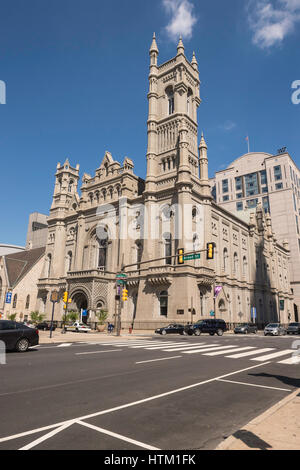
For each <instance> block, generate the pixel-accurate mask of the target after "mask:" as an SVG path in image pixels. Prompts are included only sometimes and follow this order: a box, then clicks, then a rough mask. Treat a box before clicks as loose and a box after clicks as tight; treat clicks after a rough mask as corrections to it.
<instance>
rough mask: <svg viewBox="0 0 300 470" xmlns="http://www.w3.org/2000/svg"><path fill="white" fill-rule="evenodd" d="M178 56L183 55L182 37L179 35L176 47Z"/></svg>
mask: <svg viewBox="0 0 300 470" xmlns="http://www.w3.org/2000/svg"><path fill="white" fill-rule="evenodd" d="M180 54H184V45H183V42H182V36H181V35H180V38H179V43H178V46H177V55H180Z"/></svg>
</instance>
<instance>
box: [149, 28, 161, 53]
mask: <svg viewBox="0 0 300 470" xmlns="http://www.w3.org/2000/svg"><path fill="white" fill-rule="evenodd" d="M149 52H150V54H152V53H153V52H154V53H156V54H158V52H159V51H158V47H157V43H156V36H155V33H153V39H152V44H151V47H150V51H149Z"/></svg>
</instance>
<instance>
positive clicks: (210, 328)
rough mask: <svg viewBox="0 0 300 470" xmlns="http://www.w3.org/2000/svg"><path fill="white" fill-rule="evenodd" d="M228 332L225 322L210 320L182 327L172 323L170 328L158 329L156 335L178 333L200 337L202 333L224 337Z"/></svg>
mask: <svg viewBox="0 0 300 470" xmlns="http://www.w3.org/2000/svg"><path fill="white" fill-rule="evenodd" d="M226 330H227V327H226V323H225V321H224V320H218V319H209V320H201V321H199V322H197V323H194V324H188V325H181V324H178V323H171V324H170V325H168V326H164V327H162V328H158V329H157V330H155V333H158V334H161V335H167V334H170V333H177V334H180V335H189V336H191V335H196V336H200V335H201V333H209V334H210V335H211V336H213V335H214V334H217V335H218V336H222V335H223V333H224V332H225V331H226Z"/></svg>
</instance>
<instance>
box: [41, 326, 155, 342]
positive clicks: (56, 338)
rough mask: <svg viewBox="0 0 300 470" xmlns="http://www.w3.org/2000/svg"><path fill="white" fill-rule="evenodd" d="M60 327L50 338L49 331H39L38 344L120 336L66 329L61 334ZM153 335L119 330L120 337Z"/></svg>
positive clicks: (86, 340)
mask: <svg viewBox="0 0 300 470" xmlns="http://www.w3.org/2000/svg"><path fill="white" fill-rule="evenodd" d="M61 331H62V330H61V329H58V330H55V331H53V332H52V338H50V331H40V332H39V337H40V341H39V344H52V343H77V342H80V341H81V342H82V341H84V342H87V343H88V342H91V343H93V342H95V341H103V340H108V339H109V340H114V339H117V338H120V336H119V337H117V336H116V334H115V333H107V332H104V333H99V332H97V331H91V332H89V333H75V332H72V331H68V332H67V333H64V334H62V333H61ZM153 335H154V332H149V331H143V330H139V331H136V332H133V333H131V334H129V332H128V330H124V331H122V332H121V338H127V339H128V338H129V339H130V338H134V337H139V338H149V337H152V336H153Z"/></svg>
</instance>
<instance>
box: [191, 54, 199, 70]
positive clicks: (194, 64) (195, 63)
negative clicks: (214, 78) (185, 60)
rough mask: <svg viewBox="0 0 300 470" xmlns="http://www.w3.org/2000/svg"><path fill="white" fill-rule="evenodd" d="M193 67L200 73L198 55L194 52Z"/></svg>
mask: <svg viewBox="0 0 300 470" xmlns="http://www.w3.org/2000/svg"><path fill="white" fill-rule="evenodd" d="M191 64H192V67H193V68H194V69H195V70H197V72H198V62H197V59H196V55H195V52H193V58H192V62H191Z"/></svg>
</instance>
